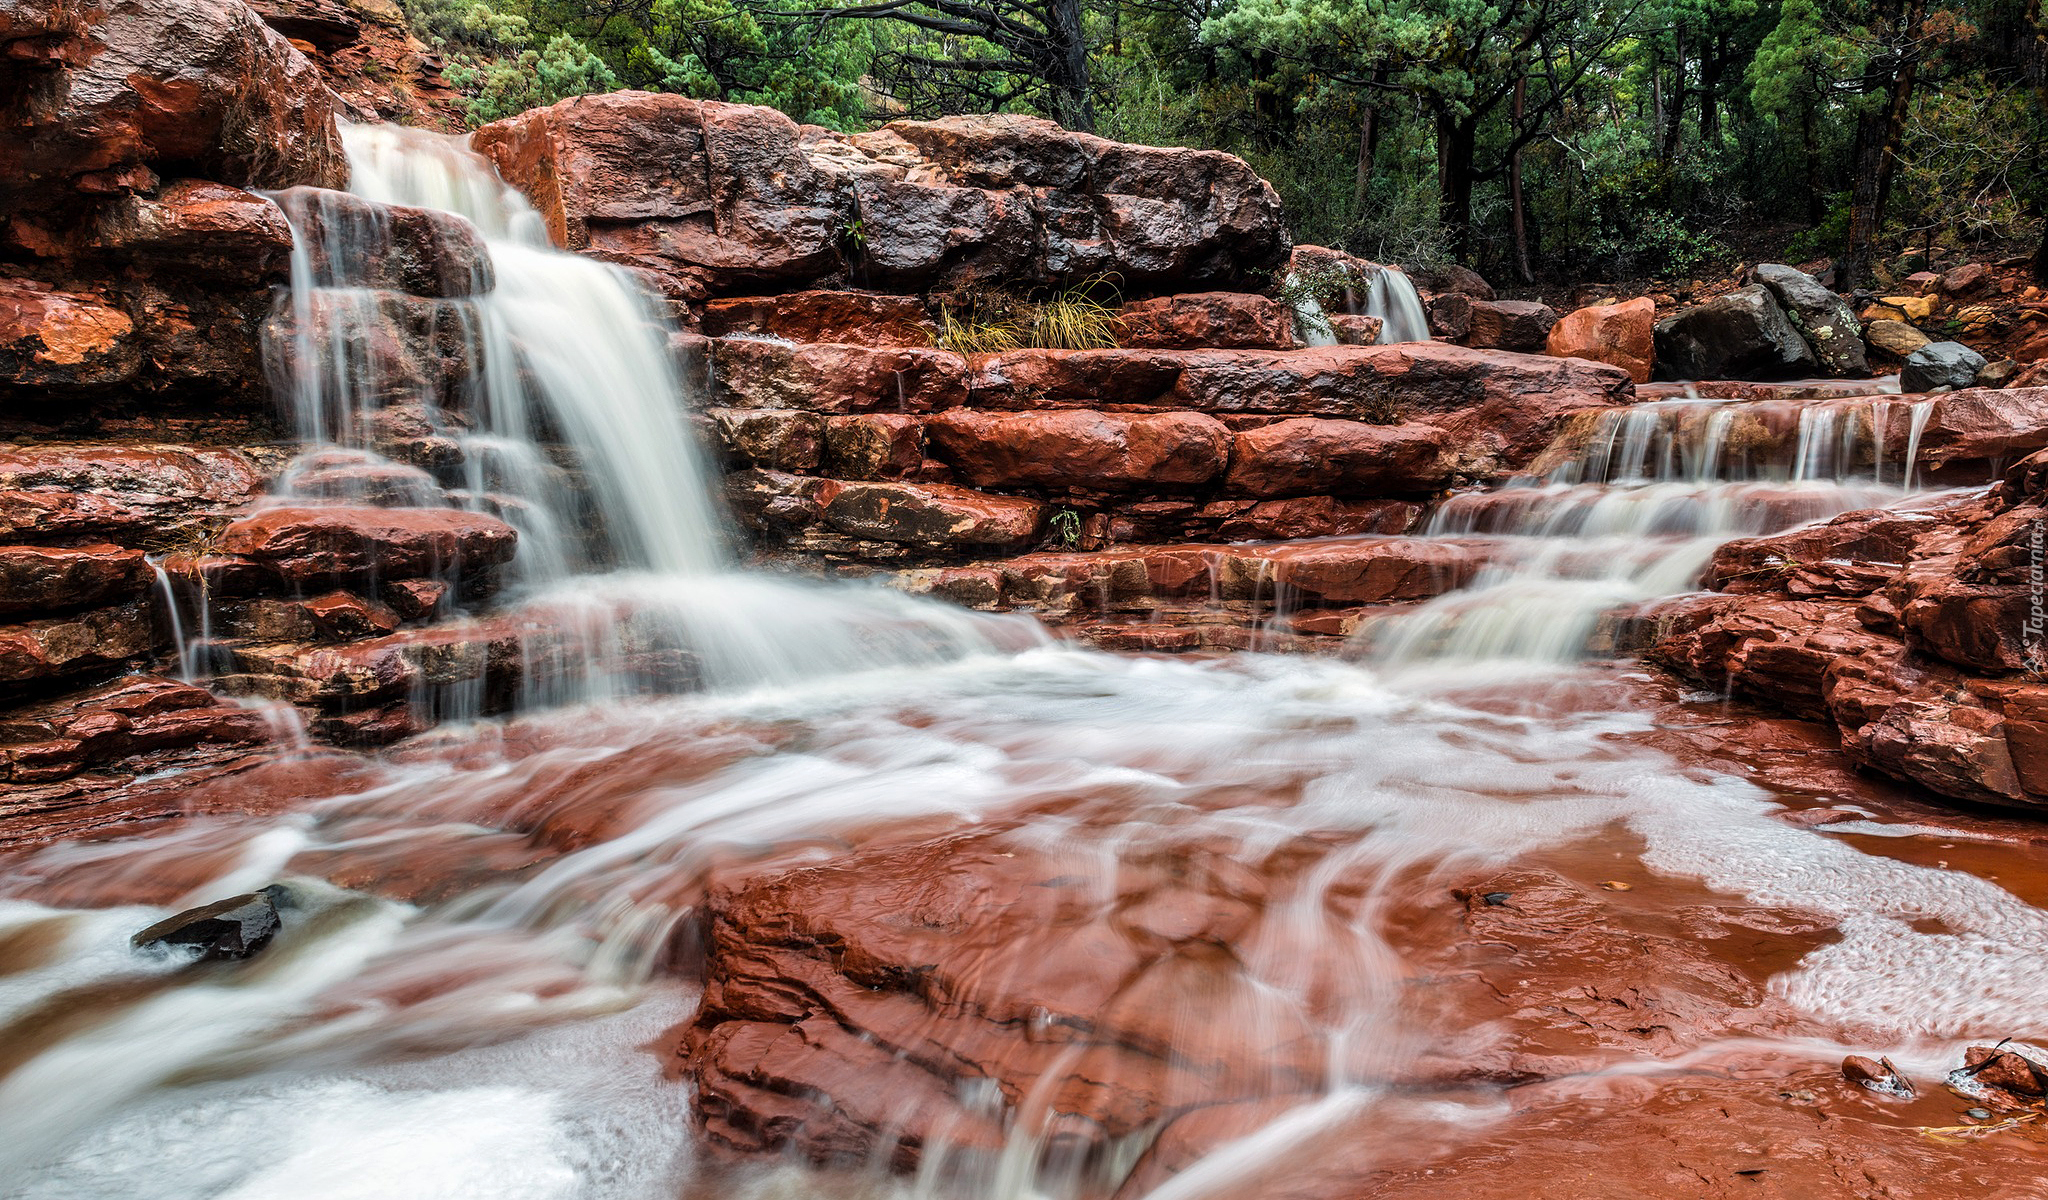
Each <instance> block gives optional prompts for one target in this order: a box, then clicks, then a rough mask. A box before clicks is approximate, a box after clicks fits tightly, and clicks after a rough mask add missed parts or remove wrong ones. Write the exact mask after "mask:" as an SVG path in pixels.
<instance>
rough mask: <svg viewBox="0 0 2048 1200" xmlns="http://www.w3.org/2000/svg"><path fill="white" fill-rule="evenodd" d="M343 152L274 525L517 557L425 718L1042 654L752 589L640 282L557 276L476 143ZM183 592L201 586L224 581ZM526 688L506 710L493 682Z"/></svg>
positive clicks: (306, 237) (961, 630)
mask: <svg viewBox="0 0 2048 1200" xmlns="http://www.w3.org/2000/svg"><path fill="white" fill-rule="evenodd" d="M344 141H345V144H346V146H347V149H348V153H349V158H350V163H351V167H352V188H353V191H352V192H348V193H342V192H332V191H323V190H320V189H309V188H301V189H292V190H290V191H286V192H282V193H279V194H277V195H276V196H275V197H274V198H275V199H276V201H277V203H278V204H279V206H280V207H281V208H282V209H283V210H284V212H285V214H286V216H287V217H288V218H289V220H290V222H291V225H292V228H293V231H294V248H293V256H292V286H291V288H290V290H289V292H287V293H284V294H282V295H281V296H280V298H279V301H278V304H277V308H276V311H275V313H274V314H273V318H272V320H271V322H270V324H269V326H268V328H267V338H266V356H267V357H266V361H267V364H268V366H269V368H270V374H271V377H272V380H273V383H274V386H275V389H276V392H277V395H278V396H279V398H280V400H281V402H282V403H283V404H284V405H285V407H286V408H287V409H288V411H289V414H290V416H291V418H292V420H293V423H294V426H295V428H296V430H297V432H298V434H299V436H300V438H301V439H302V440H303V442H304V443H305V445H306V447H307V449H306V450H305V451H304V452H303V453H302V454H300V455H299V456H298V457H297V458H296V459H294V460H293V461H292V463H291V464H290V465H289V466H288V467H287V469H286V470H285V471H284V472H283V473H282V475H281V476H280V478H279V480H278V481H277V484H276V486H275V487H274V489H273V492H272V495H271V496H270V498H269V502H270V503H271V504H272V505H273V506H279V507H291V508H304V507H307V506H315V507H318V506H334V505H340V506H348V507H352V508H382V509H448V508H458V509H466V510H470V511H473V512H476V513H480V514H483V515H484V516H485V517H488V518H494V519H496V520H500V521H503V522H505V523H507V524H509V525H510V526H512V528H513V529H514V530H515V531H516V532H517V535H518V541H517V550H516V556H515V557H514V558H513V560H512V562H511V563H510V564H509V567H508V568H507V569H506V572H505V576H504V583H505V592H504V596H503V599H502V600H501V602H500V604H499V606H498V607H499V608H500V610H501V611H500V613H499V614H497V615H494V616H492V617H490V618H488V620H487V623H485V624H476V623H474V622H472V623H471V624H470V625H466V626H465V625H463V624H461V623H460V622H459V621H458V622H457V623H455V624H452V625H448V626H447V628H448V629H449V630H450V631H451V632H450V633H449V635H448V636H447V637H446V638H443V639H442V642H443V643H445V644H447V645H448V646H449V647H451V648H449V649H445V650H436V649H429V650H427V651H424V652H423V653H427V654H429V655H434V656H438V657H437V658H436V659H435V662H437V663H443V662H448V661H454V660H456V659H462V658H464V656H467V660H469V661H472V662H473V665H472V666H471V667H469V668H464V669H449V668H446V667H444V666H436V667H434V668H433V669H422V670H420V671H419V672H418V677H419V679H418V682H416V683H415V684H414V685H413V688H412V694H410V695H409V696H408V697H407V709H408V711H411V712H413V713H415V714H418V715H420V716H421V717H430V718H431V719H433V720H436V721H448V720H462V719H466V718H470V717H474V716H477V715H480V714H482V713H485V712H491V711H498V710H500V709H502V708H504V707H506V706H507V705H508V704H510V705H511V706H514V707H519V706H531V705H558V704H565V703H575V702H579V701H595V700H609V699H617V698H620V697H623V696H629V695H645V694H649V693H670V692H678V691H691V690H698V689H704V688H714V689H716V688H744V687H748V686H753V685H758V684H766V683H787V682H794V681H797V680H801V679H804V678H807V677H810V676H813V675H815V674H819V673H831V672H840V671H853V670H860V669H864V668H868V667H875V666H882V665H894V664H912V663H935V662H943V661H949V660H952V659H956V658H959V657H961V656H964V655H972V654H977V653H984V652H989V651H1011V650H1016V649H1021V648H1024V647H1026V646H1030V645H1035V644H1038V643H1039V642H1041V641H1043V640H1044V637H1045V635H1044V634H1043V632H1042V631H1040V630H1039V629H1038V628H1037V627H1036V626H1035V624H1033V623H1031V622H1029V621H1025V620H1022V619H1017V618H997V617H988V616H982V615H977V614H970V613H964V612H961V611H960V610H957V609H954V608H951V607H949V606H943V605H939V604H935V603H928V602H924V601H918V600H912V599H909V598H906V597H904V596H901V595H899V594H897V593H894V592H888V591H884V590H882V589H879V588H873V589H863V588H852V587H838V588H827V587H824V586H822V585H813V584H807V583H802V582H798V581H794V580H776V579H769V578H766V577H762V576H758V575H747V574H742V573H740V572H738V570H737V562H736V556H735V554H734V552H733V549H732V547H731V546H730V545H729V544H728V542H727V539H726V535H725V519H724V514H723V512H722V509H721V506H720V505H719V503H718V502H717V501H716V500H715V499H714V496H715V495H716V492H715V483H716V479H717V475H716V472H715V468H714V467H713V466H712V464H711V463H710V462H709V460H708V458H707V457H706V455H705V454H704V452H703V450H702V449H701V448H700V447H699V446H698V444H697V442H696V439H695V438H694V437H693V436H692V435H691V433H690V431H689V429H688V427H687V424H686V415H687V412H688V410H689V409H690V407H691V403H692V400H691V397H692V394H693V392H692V388H691V387H690V386H689V385H688V384H687V383H686V381H685V380H684V379H683V373H682V372H681V371H680V370H679V368H678V361H677V355H676V352H675V351H674V350H672V348H671V345H670V340H671V335H672V328H671V325H670V322H669V321H668V319H667V317H666V315H665V314H664V312H663V311H662V310H661V309H660V308H659V307H658V306H657V304H656V303H655V302H654V301H653V300H652V298H650V297H649V296H648V295H647V294H645V293H644V292H643V291H642V289H641V288H640V287H639V286H638V285H637V284H636V283H635V281H634V280H633V278H632V277H631V276H630V275H629V274H628V273H626V272H625V271H623V270H621V269H619V268H616V267H613V266H610V265H607V264H604V263H600V262H596V261H594V260H591V259H587V258H583V257H581V256H578V255H574V254H568V253H564V252H561V251H558V250H556V249H555V248H554V247H553V246H552V245H551V244H549V242H548V238H547V232H546V230H545V228H544V226H543V224H542V222H541V219H540V217H539V214H538V213H536V212H535V211H534V209H533V208H532V207H531V206H530V205H529V204H527V202H526V201H525V199H524V198H523V197H521V196H520V195H519V193H518V192H516V191H514V190H513V189H512V188H510V187H509V186H507V185H506V184H505V183H503V182H502V181H501V180H499V179H498V178H497V176H496V174H495V173H494V172H493V171H492V169H491V167H490V166H489V164H488V163H486V162H485V161H484V160H483V159H482V158H481V157H480V156H478V155H476V154H474V153H472V152H470V150H469V149H468V148H467V146H466V144H465V143H464V142H463V141H462V140H461V139H459V138H452V137H446V136H442V135H436V134H431V133H425V132H421V131H417V130H410V129H402V128H398V127H391V126H348V127H346V128H345V129H344ZM185 566H186V568H187V576H188V578H190V579H193V580H197V581H200V582H202V583H203V581H204V579H205V578H206V570H207V569H208V566H207V562H206V560H203V559H195V560H193V561H192V562H190V563H188V564H185ZM493 578H494V579H495V577H493ZM476 582H477V581H476V580H474V579H467V578H459V577H457V576H456V575H454V574H450V575H449V576H448V577H447V578H446V579H442V580H438V581H435V582H432V583H429V584H428V585H427V587H426V589H424V590H422V591H421V593H420V598H419V599H418V600H417V602H416V603H414V604H412V605H410V607H411V608H413V609H418V610H422V612H423V613H424V615H428V616H430V617H432V618H434V619H439V620H444V621H445V620H446V619H447V618H450V617H460V616H461V614H462V611H463V604H462V601H463V599H464V598H465V597H467V598H468V599H469V600H471V602H472V605H471V606H472V607H473V602H474V600H475V597H476V595H478V594H481V593H480V592H479V588H478V587H476V586H472V585H473V584H475V583H476ZM165 587H166V588H167V589H170V580H169V578H168V577H167V578H166V579H165ZM185 590H188V591H190V590H194V589H193V588H190V587H188V588H187V589H185ZM169 594H170V593H169V591H167V599H168V597H169ZM173 607H174V608H175V606H173ZM188 607H189V605H188ZM208 607H209V606H208V605H206V604H205V603H203V602H202V603H201V604H200V608H201V609H206V608H208ZM415 615H420V614H418V613H416V614H415ZM206 620H207V616H206V614H205V613H204V612H202V613H201V614H200V617H199V620H198V621H196V622H195V621H192V620H189V619H188V620H185V621H184V623H183V624H184V628H182V629H180V630H179V631H178V632H179V633H180V635H181V636H180V644H181V647H182V650H181V666H182V669H183V671H184V673H185V674H186V675H187V676H188V677H196V676H199V675H203V674H205V673H206V672H205V671H204V670H202V669H201V668H202V667H203V666H204V665H205V663H207V662H208V661H212V660H213V659H215V658H217V657H219V656H217V655H213V654H210V653H208V646H207V643H209V642H210V638H209V637H208V634H209V633H210V631H209V630H207V629H206V628H204V622H205V621H206ZM195 626H197V628H195ZM465 631H467V632H466V633H465ZM430 632H431V631H430ZM184 635H193V636H184ZM230 636H231V637H232V636H234V634H233V633H232V631H230ZM436 636H439V635H436ZM508 647H509V649H508ZM228 657H230V658H231V657H232V653H230V654H229V656H228ZM492 662H496V663H498V664H500V666H498V667H492V666H491V665H490V664H491V663H492ZM512 668H516V673H517V686H516V688H515V689H514V692H515V693H516V694H515V695H512V696H510V697H509V698H508V696H507V695H506V694H505V688H503V687H502V686H499V685H497V684H491V685H487V683H486V679H485V675H486V673H487V672H491V671H500V672H502V671H504V670H507V669H512Z"/></svg>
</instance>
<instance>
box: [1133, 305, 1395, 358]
mask: <svg viewBox="0 0 2048 1200" xmlns="http://www.w3.org/2000/svg"><path fill="white" fill-rule="evenodd" d="M1121 320H1122V328H1121V329H1120V330H1119V336H1118V338H1117V342H1118V344H1119V345H1123V346H1130V347H1133V348H1144V349H1162V350H1199V349H1205V348H1209V349H1218V350H1285V349H1289V348H1291V347H1292V346H1293V345H1294V344H1295V342H1294V314H1293V312H1292V311H1290V310H1289V309H1288V308H1287V306H1285V305H1283V304H1281V303H1280V302H1278V301H1276V300H1273V299H1270V298H1268V297H1265V296H1258V295H1251V294H1248V293H1244V292H1197V293H1192V294H1184V295H1178V296H1159V297H1155V298H1153V299H1151V300H1140V301H1134V302H1133V303H1130V304H1126V305H1124V307H1123V312H1122V313H1121ZM1366 341H1367V343H1368V344H1369V343H1370V341H1371V339H1369V338H1368V339H1366Z"/></svg>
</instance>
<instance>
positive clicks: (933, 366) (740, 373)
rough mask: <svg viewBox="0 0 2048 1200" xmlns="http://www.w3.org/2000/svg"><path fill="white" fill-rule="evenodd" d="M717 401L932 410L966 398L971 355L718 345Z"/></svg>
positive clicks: (714, 348) (726, 341) (839, 409)
mask: <svg viewBox="0 0 2048 1200" xmlns="http://www.w3.org/2000/svg"><path fill="white" fill-rule="evenodd" d="M711 356H712V363H713V367H714V369H713V371H712V381H711V391H712V400H713V402H714V403H716V404H719V405H721V406H725V407H730V408H774V409H789V410H800V411H806V412H820V413H864V412H892V413H928V412H936V411H939V410H941V409H947V408H954V407H957V406H959V405H962V404H965V403H966V402H967V371H968V364H967V360H966V359H964V358H962V357H961V356H960V355H958V354H955V353H953V352H952V351H951V350H936V349H932V348H929V347H911V346H878V347H877V346H854V345H837V344H832V343H818V344H815V345H801V344H799V345H792V344H789V343H786V342H775V341H762V340H760V339H756V338H743V337H742V338H719V339H717V340H715V341H713V342H712V343H711Z"/></svg>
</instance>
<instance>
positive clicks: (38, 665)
mask: <svg viewBox="0 0 2048 1200" xmlns="http://www.w3.org/2000/svg"><path fill="white" fill-rule="evenodd" d="M155 646H156V627H155V623H154V622H153V621H152V620H151V618H150V613H149V606H148V605H146V604H128V605H123V606H120V607H115V608H101V609H95V610H93V611H91V612H85V613H80V614H78V615H76V616H69V617H52V618H49V619H47V620H40V621H26V622H23V623H21V624H19V625H0V694H11V695H20V694H22V693H23V691H25V690H26V689H27V688H28V687H30V686H31V685H42V684H47V683H49V682H50V681H53V680H57V679H63V678H68V677H71V676H75V675H82V674H87V673H89V672H94V671H112V670H115V669H118V668H120V667H124V666H128V665H129V664H131V663H135V662H139V661H141V660H143V659H146V658H148V657H149V656H150V654H151V652H152V651H153V650H154V648H155Z"/></svg>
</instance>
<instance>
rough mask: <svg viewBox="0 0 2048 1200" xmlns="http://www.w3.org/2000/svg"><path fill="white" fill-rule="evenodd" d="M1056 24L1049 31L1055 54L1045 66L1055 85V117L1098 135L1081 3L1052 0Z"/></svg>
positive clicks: (1064, 122)
mask: <svg viewBox="0 0 2048 1200" xmlns="http://www.w3.org/2000/svg"><path fill="white" fill-rule="evenodd" d="M1049 11H1050V13H1051V16H1052V22H1051V25H1050V27H1049V28H1048V29H1047V30H1046V32H1047V33H1049V34H1050V35H1052V36H1051V41H1052V45H1051V46H1049V47H1047V49H1049V50H1050V51H1051V52H1052V53H1051V54H1049V55H1048V56H1047V59H1048V61H1046V63H1045V68H1046V77H1045V78H1046V82H1047V83H1048V84H1050V85H1052V99H1053V109H1054V114H1055V115H1056V116H1057V117H1058V118H1059V122H1060V124H1062V125H1064V126H1066V127H1067V128H1069V129H1074V130H1079V131H1080V132H1082V133H1093V132H1095V96H1094V89H1093V88H1091V87H1090V86H1089V79H1088V41H1087V37H1086V35H1085V33H1084V32H1083V30H1082V27H1081V0H1052V4H1051V6H1050V10H1049Z"/></svg>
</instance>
